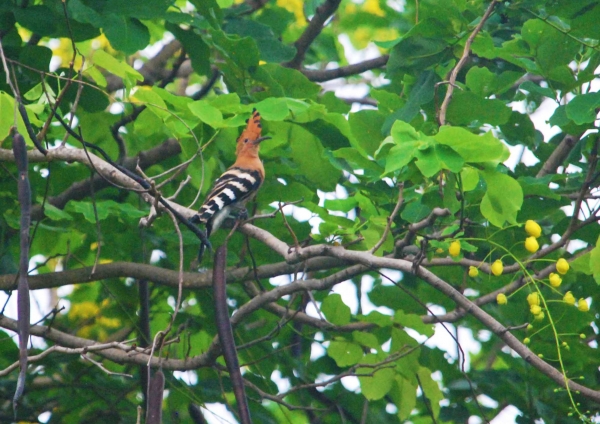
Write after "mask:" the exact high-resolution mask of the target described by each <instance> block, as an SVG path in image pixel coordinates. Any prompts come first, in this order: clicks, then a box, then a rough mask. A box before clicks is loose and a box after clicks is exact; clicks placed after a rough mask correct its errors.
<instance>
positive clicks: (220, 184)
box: [192, 109, 271, 261]
mask: <svg viewBox="0 0 600 424" xmlns="http://www.w3.org/2000/svg"><path fill="white" fill-rule="evenodd" d="M246 122H247V125H246V128H245V129H244V131H242V134H241V135H240V136H239V138H238V139H237V147H236V150H235V153H236V156H237V159H236V161H235V163H234V164H233V165H232V166H231V167H230V168H229V169H228V170H227V171H225V172H224V173H223V175H221V176H220V177H219V178H218V179H217V181H216V182H215V184H214V186H213V188H212V189H211V190H210V192H209V193H208V196H207V197H206V200H205V201H204V204H203V205H202V206H201V207H200V210H199V211H198V214H197V215H195V216H193V217H192V222H194V223H202V224H204V225H205V227H206V236H207V237H210V235H211V234H212V233H213V232H214V231H217V230H218V229H219V227H220V226H221V224H223V221H225V219H227V218H228V217H229V216H231V215H235V214H236V213H237V216H238V217H240V218H244V217H246V216H247V211H246V206H245V205H246V202H248V201H249V200H250V199H252V198H253V197H254V196H255V195H256V192H257V191H258V189H259V188H260V186H261V185H262V183H263V181H264V179H265V168H264V167H263V164H262V161H261V160H260V158H259V156H258V150H259V148H260V143H261V142H262V141H264V140H267V139H270V138H271V137H262V136H261V132H262V126H261V122H260V113H258V111H257V110H256V109H253V110H252V116H251V117H250V119H248V120H247V121H246ZM205 248H206V245H205V244H204V243H202V244H201V245H200V252H199V254H198V261H201V260H202V255H203V253H204V250H205Z"/></svg>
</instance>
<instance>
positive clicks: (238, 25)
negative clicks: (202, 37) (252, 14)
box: [224, 18, 296, 63]
mask: <svg viewBox="0 0 600 424" xmlns="http://www.w3.org/2000/svg"><path fill="white" fill-rule="evenodd" d="M224 29H225V31H226V32H228V33H230V34H237V35H239V36H240V37H251V38H252V39H253V40H254V41H256V45H257V46H258V49H259V50H260V56H261V59H262V60H264V61H266V62H275V63H279V62H286V61H288V60H291V59H292V58H293V57H294V55H295V54H296V48H295V47H292V46H289V45H287V44H283V43H282V42H281V41H280V40H279V39H277V37H275V34H274V33H273V31H272V30H271V28H270V27H268V26H267V25H263V24H261V23H259V22H256V21H253V20H251V19H239V18H233V19H229V20H228V21H227V23H226V25H225V26H224Z"/></svg>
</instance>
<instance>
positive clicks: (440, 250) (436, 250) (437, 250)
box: [435, 247, 444, 253]
mask: <svg viewBox="0 0 600 424" xmlns="http://www.w3.org/2000/svg"><path fill="white" fill-rule="evenodd" d="M435 253H444V249H442V248H441V247H438V248H437V249H435Z"/></svg>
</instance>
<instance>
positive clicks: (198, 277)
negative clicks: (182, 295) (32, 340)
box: [0, 258, 345, 290]
mask: <svg viewBox="0 0 600 424" xmlns="http://www.w3.org/2000/svg"><path fill="white" fill-rule="evenodd" d="M343 265H345V263H344V262H343V261H340V260H338V259H335V258H313V259H310V260H308V261H306V267H305V268H303V269H305V270H306V271H307V272H309V271H321V270H327V269H331V268H336V267H339V266H343ZM297 270H298V267H297V266H295V265H289V264H287V263H285V262H279V263H274V264H269V265H262V266H260V267H258V268H256V276H258V278H261V279H262V278H271V277H276V276H278V275H286V274H292V273H294V272H296V271H297ZM16 278H17V276H16V275H15V274H7V275H0V290H15V289H16V287H17V286H16ZM110 278H135V279H139V280H144V279H145V280H148V281H152V282H153V283H155V284H160V285H164V286H169V287H178V284H179V283H178V280H179V272H178V271H173V270H170V269H165V268H160V267H157V266H153V265H147V264H137V263H133V262H111V263H107V264H98V265H97V266H96V271H95V272H94V273H93V274H92V267H91V266H90V267H85V268H77V269H70V270H65V271H60V272H50V273H46V274H38V275H30V276H29V285H30V289H31V290H40V289H50V288H56V287H62V286H66V285H70V284H83V283H91V282H94V281H101V280H106V279H110ZM226 278H227V281H228V282H229V283H236V282H244V281H251V280H253V279H254V278H255V274H254V271H253V269H252V268H251V267H243V268H229V269H228V270H227V273H226ZM211 281H212V271H210V270H207V271H206V272H203V273H198V272H184V273H183V288H184V289H194V290H196V289H204V288H209V287H210V286H211V284H212V283H211Z"/></svg>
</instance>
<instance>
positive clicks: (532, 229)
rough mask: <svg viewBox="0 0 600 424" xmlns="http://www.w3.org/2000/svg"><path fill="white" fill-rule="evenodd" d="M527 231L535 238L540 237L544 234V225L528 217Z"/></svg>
mask: <svg viewBox="0 0 600 424" xmlns="http://www.w3.org/2000/svg"><path fill="white" fill-rule="evenodd" d="M525 231H526V232H527V234H529V235H530V236H531V237H535V238H538V237H539V236H541V235H542V227H540V225H539V224H538V223H537V222H535V221H534V220H532V219H528V220H527V222H525Z"/></svg>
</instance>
